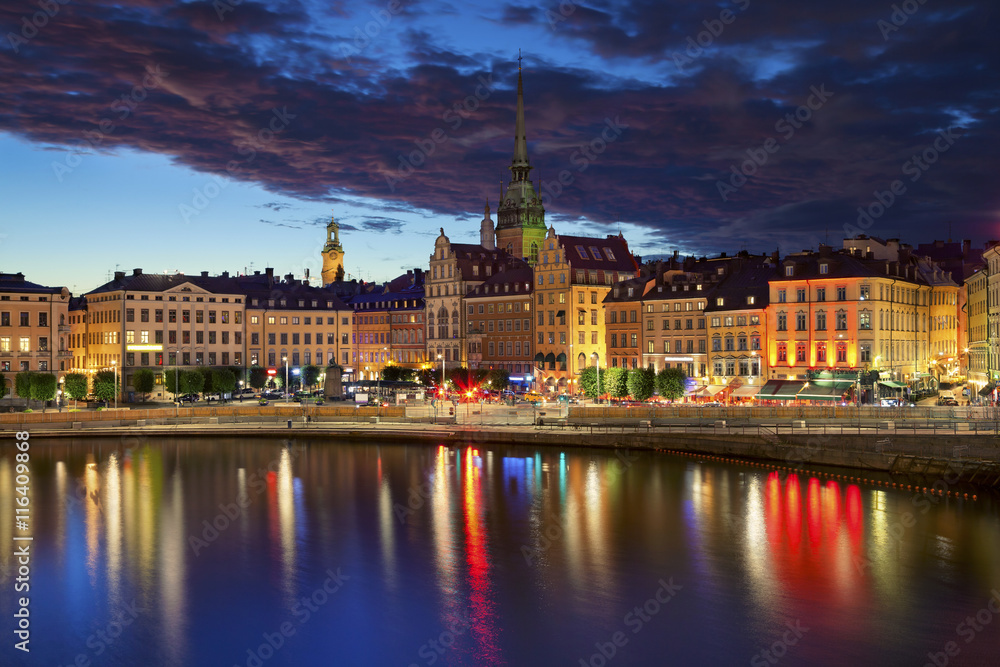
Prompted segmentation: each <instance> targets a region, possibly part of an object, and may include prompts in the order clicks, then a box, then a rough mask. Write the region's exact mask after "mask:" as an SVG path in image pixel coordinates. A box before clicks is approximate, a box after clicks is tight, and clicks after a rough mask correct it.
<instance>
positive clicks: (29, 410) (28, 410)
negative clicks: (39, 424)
mask: <svg viewBox="0 0 1000 667" xmlns="http://www.w3.org/2000/svg"><path fill="white" fill-rule="evenodd" d="M24 411H25V412H34V410H32V409H31V408H25V409H24Z"/></svg>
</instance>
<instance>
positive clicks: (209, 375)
mask: <svg viewBox="0 0 1000 667" xmlns="http://www.w3.org/2000/svg"><path fill="white" fill-rule="evenodd" d="M196 372H198V373H201V376H202V377H203V378H205V379H204V381H203V382H202V385H201V387H202V388H201V389H199V390H198V391H197V392H191V393H195V394H196V393H200V392H205V393H206V394H214V393H215V392H216V391H218V389H216V387H215V369H212V368H208V367H207V366H202V367H201V368H199V369H198V370H197V371H196Z"/></svg>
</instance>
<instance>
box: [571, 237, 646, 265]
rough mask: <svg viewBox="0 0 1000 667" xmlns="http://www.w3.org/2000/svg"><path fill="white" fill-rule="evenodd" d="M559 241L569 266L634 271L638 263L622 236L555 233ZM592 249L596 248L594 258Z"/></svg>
mask: <svg viewBox="0 0 1000 667" xmlns="http://www.w3.org/2000/svg"><path fill="white" fill-rule="evenodd" d="M556 237H557V238H558V239H559V243H560V244H561V245H562V247H563V250H564V251H565V253H566V261H567V262H568V263H569V265H570V267H572V268H574V269H583V270H593V269H596V270H603V271H620V272H623V273H626V272H627V273H635V272H636V271H638V270H639V265H638V263H636V261H635V257H633V256H632V253H631V252H629V249H628V243H626V242H625V239H624V238H623V237H622V236H620V235H619V236H611V235H609V236H607V237H606V238H603V239H602V238H599V237H594V236H562V235H559V234H557V235H556ZM594 250H597V253H596V258H595V253H594V252H593V251H594Z"/></svg>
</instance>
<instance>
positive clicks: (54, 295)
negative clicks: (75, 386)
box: [0, 273, 73, 395]
mask: <svg viewBox="0 0 1000 667" xmlns="http://www.w3.org/2000/svg"><path fill="white" fill-rule="evenodd" d="M69 302H70V294H69V290H67V289H66V288H65V287H46V286H44V285H39V284H36V283H32V282H29V281H27V280H25V279H24V274H22V273H0V373H4V374H5V375H6V376H7V385H8V386H7V394H8V395H12V394H13V381H14V377H13V375H12V374H14V373H18V372H21V371H39V372H43V373H54V374H56V376H57V377H62V375H63V374H64V373H65V372H66V371H68V370H70V367H71V366H72V364H73V353H72V351H71V347H70V344H71V334H72V331H71V325H70V322H69Z"/></svg>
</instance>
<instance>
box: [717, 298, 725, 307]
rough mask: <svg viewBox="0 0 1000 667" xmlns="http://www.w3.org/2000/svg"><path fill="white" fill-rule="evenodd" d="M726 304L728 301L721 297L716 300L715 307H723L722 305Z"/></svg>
mask: <svg viewBox="0 0 1000 667" xmlns="http://www.w3.org/2000/svg"><path fill="white" fill-rule="evenodd" d="M725 302H726V300H725V299H723V298H722V297H721V296H720V297H716V299H715V305H716V306H722V305H724V304H725Z"/></svg>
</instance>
